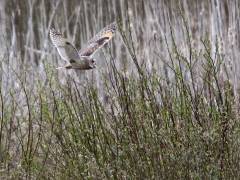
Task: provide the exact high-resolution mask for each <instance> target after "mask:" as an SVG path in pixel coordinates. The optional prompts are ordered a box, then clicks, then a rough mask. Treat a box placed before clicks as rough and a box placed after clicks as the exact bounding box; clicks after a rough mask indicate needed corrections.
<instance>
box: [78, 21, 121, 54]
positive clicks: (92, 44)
mask: <svg viewBox="0 0 240 180" xmlns="http://www.w3.org/2000/svg"><path fill="white" fill-rule="evenodd" d="M116 29H117V23H116V22H114V23H111V24H109V25H108V26H107V27H105V28H104V29H103V30H101V31H100V32H99V33H97V34H96V35H95V36H94V37H93V38H92V39H91V40H90V41H89V42H88V43H87V44H86V45H84V46H83V48H82V49H81V50H80V51H79V54H80V56H92V55H93V54H94V53H95V52H97V51H98V50H99V49H100V48H101V47H102V46H103V45H104V44H105V43H107V42H108V41H109V40H110V39H111V38H112V37H113V36H114V34H115V31H116Z"/></svg>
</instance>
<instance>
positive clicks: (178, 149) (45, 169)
mask: <svg viewBox="0 0 240 180" xmlns="http://www.w3.org/2000/svg"><path fill="white" fill-rule="evenodd" d="M178 11H179V13H180V15H181V17H182V20H183V28H184V31H185V33H186V44H187V45H186V47H187V50H186V51H187V53H186V54H184V53H183V52H182V51H181V49H180V47H179V46H178V45H177V43H176V41H175V39H176V38H175V37H174V35H173V33H172V32H171V42H169V41H168V40H167V38H166V39H165V41H166V46H167V47H168V48H167V49H168V53H169V59H170V60H167V59H166V58H164V57H162V56H161V54H160V53H158V52H156V56H157V57H158V58H159V60H161V61H162V62H163V63H164V64H165V67H166V68H167V69H168V72H169V73H167V74H165V73H161V72H159V71H158V70H157V69H156V68H154V63H153V64H152V66H153V68H152V70H151V71H149V70H148V69H147V68H146V67H145V64H144V63H143V64H141V63H139V62H140V61H139V59H137V57H136V52H135V48H134V46H135V45H134V41H133V39H132V35H131V33H132V32H131V31H129V32H128V33H126V32H125V31H124V29H123V28H122V24H121V21H119V22H118V25H119V31H120V33H121V36H122V39H123V41H124V43H125V45H126V47H127V50H128V53H130V57H131V59H129V61H130V60H131V61H133V63H134V64H135V66H136V71H133V72H132V73H128V72H126V68H125V67H122V69H118V68H117V67H116V66H115V64H114V62H113V61H112V62H111V63H110V64H108V65H107V68H108V72H109V73H108V74H107V75H106V74H104V73H103V74H102V77H101V79H102V81H103V82H104V85H105V88H104V89H103V90H101V91H103V93H104V94H105V97H104V100H103V99H102V95H100V94H102V92H101V93H100V90H99V89H98V88H96V86H95V85H94V83H93V82H92V81H91V80H89V79H86V85H85V86H84V87H81V86H80V85H79V84H78V82H77V81H76V79H75V78H74V77H72V76H71V75H68V76H67V77H65V78H66V83H62V82H61V79H59V78H58V76H57V75H56V74H55V70H54V69H53V68H52V67H51V66H50V65H49V64H47V63H46V62H45V61H42V64H43V68H44V76H45V77H46V82H42V81H41V80H38V79H36V82H35V86H36V88H33V87H31V86H26V83H25V81H26V79H27V74H28V73H29V70H26V71H25V72H24V73H22V74H20V75H19V73H18V72H17V71H15V70H14V69H13V68H12V69H11V66H10V65H9V67H10V69H11V72H12V76H14V77H15V82H16V83H17V84H18V85H19V86H18V89H17V90H14V91H11V90H9V89H8V88H9V86H1V88H0V99H1V120H0V122H1V126H0V151H1V156H0V157H1V158H0V161H1V172H0V173H1V174H0V175H1V177H2V178H9V179H17V178H19V179H23V178H25V179H35V178H36V179H79V178H82V179H84V178H89V179H91V178H92V179H96V178H98V179H195V178H200V179H210V178H211V179H212V178H216V179H230V178H236V177H238V176H239V171H238V169H239V162H238V159H239V153H238V147H239V142H238V140H237V139H238V138H239V122H238V111H237V110H236V109H238V108H239V107H238V106H237V105H236V104H237V103H236V102H235V97H234V93H233V85H232V84H231V77H229V73H228V69H227V68H226V64H225V61H224V60H225V56H224V55H223V54H221V53H220V51H219V42H218V41H217V37H216V42H215V49H212V48H211V47H213V46H212V44H211V43H212V42H211V41H210V40H209V37H208V35H207V34H206V35H204V36H203V37H202V38H201V39H200V40H199V43H202V45H203V48H202V49H201V50H200V51H197V50H195V49H194V46H193V42H192V40H191V39H192V37H191V31H190V29H189V27H188V22H187V21H186V19H185V17H184V14H183V12H182V10H181V8H180V6H178ZM130 22H131V20H130V18H128V22H127V24H128V25H130ZM171 31H173V29H172V28H171ZM127 34H128V36H127ZM170 44H172V46H170ZM3 63H7V62H6V61H4V62H3ZM20 94H21V96H20ZM19 97H21V98H19Z"/></svg>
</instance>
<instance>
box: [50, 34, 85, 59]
mask: <svg viewBox="0 0 240 180" xmlns="http://www.w3.org/2000/svg"><path fill="white" fill-rule="evenodd" d="M50 37H51V40H52V42H53V44H54V45H55V46H56V48H57V50H58V53H59V55H60V56H61V57H62V58H63V59H64V60H66V61H68V62H70V61H72V60H74V61H80V60H81V58H80V56H79V54H78V51H77V49H76V48H75V47H74V46H73V45H72V44H71V43H70V42H69V40H68V39H66V38H64V37H63V35H62V34H61V33H60V32H58V31H56V30H54V29H51V30H50Z"/></svg>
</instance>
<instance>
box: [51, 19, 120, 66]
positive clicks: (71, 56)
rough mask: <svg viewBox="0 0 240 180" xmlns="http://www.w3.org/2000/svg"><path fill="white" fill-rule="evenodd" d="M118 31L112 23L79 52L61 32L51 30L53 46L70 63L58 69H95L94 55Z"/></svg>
mask: <svg viewBox="0 0 240 180" xmlns="http://www.w3.org/2000/svg"><path fill="white" fill-rule="evenodd" d="M116 29H117V23H115V22H114V23H111V24H110V25H108V26H107V27H105V28H104V29H103V30H101V31H100V32H99V33H98V34H96V35H95V36H94V37H93V38H92V39H91V40H90V41H89V42H88V43H87V44H86V45H85V46H83V48H82V49H81V50H80V51H79V52H78V51H77V49H76V48H75V47H74V46H73V45H72V44H71V43H70V42H69V40H68V39H66V38H64V37H63V35H62V34H61V33H60V32H57V31H56V30H54V29H51V30H50V37H51V40H52V42H53V44H54V45H55V46H56V48H57V50H58V53H59V55H60V56H61V57H62V58H63V59H64V60H66V61H67V62H68V63H67V64H66V65H64V66H60V67H58V68H57V69H60V68H66V69H79V70H89V69H93V68H95V65H96V63H95V60H94V59H93V57H92V56H93V54H94V53H95V52H96V51H97V50H99V49H100V48H101V47H102V46H103V45H104V44H105V43H107V42H108V41H109V40H110V39H111V38H112V37H113V36H114V34H115V31H116Z"/></svg>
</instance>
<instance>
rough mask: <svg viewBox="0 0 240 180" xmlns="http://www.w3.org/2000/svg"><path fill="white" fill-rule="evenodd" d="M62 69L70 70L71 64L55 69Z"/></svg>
mask: <svg viewBox="0 0 240 180" xmlns="http://www.w3.org/2000/svg"><path fill="white" fill-rule="evenodd" d="M62 68H66V69H72V65H71V64H65V65H63V66H60V67H58V68H56V69H62Z"/></svg>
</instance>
